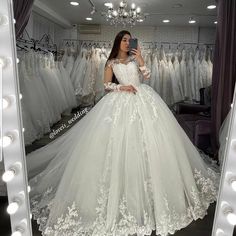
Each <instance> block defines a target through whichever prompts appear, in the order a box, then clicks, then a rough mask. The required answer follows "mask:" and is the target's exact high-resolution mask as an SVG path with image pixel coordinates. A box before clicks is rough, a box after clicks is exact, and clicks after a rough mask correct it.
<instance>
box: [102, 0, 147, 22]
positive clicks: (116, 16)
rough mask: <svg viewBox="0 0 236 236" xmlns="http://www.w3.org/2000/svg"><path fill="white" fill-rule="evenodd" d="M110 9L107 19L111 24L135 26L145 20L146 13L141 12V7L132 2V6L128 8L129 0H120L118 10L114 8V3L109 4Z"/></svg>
mask: <svg viewBox="0 0 236 236" xmlns="http://www.w3.org/2000/svg"><path fill="white" fill-rule="evenodd" d="M107 7H108V11H107V12H106V13H105V17H106V20H107V21H109V22H110V24H111V25H118V24H123V25H124V26H126V25H130V26H134V25H135V24H136V22H143V21H144V18H145V16H144V14H142V13H141V8H140V7H137V8H136V6H135V4H134V3H132V4H131V8H130V9H128V6H127V1H126V0H123V1H122V2H120V5H119V8H118V9H117V10H116V9H114V8H113V4H112V3H110V4H107Z"/></svg>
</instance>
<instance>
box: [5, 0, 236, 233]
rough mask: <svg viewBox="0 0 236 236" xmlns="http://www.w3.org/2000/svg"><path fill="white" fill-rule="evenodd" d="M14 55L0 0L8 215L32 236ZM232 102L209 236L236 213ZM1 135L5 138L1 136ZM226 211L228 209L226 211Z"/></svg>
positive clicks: (228, 228)
mask: <svg viewBox="0 0 236 236" xmlns="http://www.w3.org/2000/svg"><path fill="white" fill-rule="evenodd" d="M16 55H17V54H16V39H15V30H14V17H13V2H12V0H0V86H1V87H0V88H1V91H0V98H1V105H0V110H1V113H0V116H1V117H0V122H1V121H2V124H1V125H2V126H1V127H2V129H1V137H0V138H1V142H2V143H1V144H3V141H4V140H7V141H9V143H10V142H11V143H10V144H9V143H8V144H9V145H8V146H3V145H2V146H3V150H0V151H1V153H3V154H4V165H5V171H6V172H7V171H12V172H11V173H13V179H12V180H11V181H9V182H7V193H8V200H9V203H12V202H14V201H15V202H16V203H18V205H19V209H18V210H17V211H16V212H15V214H11V215H10V219H11V227H12V232H13V234H14V232H20V233H21V235H24V236H32V235H33V234H32V226H31V215H30V204H29V196H28V180H27V171H26V170H27V169H26V157H25V149H24V138H23V122H22V115H21V109H20V107H21V105H20V96H19V95H20V90H19V80H18V71H17V56H16ZM1 72H2V73H1ZM3 99H5V100H3ZM3 101H4V102H5V103H3ZM235 101H236V92H234V102H233V104H232V113H231V118H230V125H229V130H228V136H227V137H228V140H227V145H226V150H225V153H224V162H223V169H222V174H221V182H220V191H219V195H218V201H217V207H216V212H215V218H214V225H213V229H212V236H220V235H221V236H223V235H225V236H230V235H232V234H233V229H234V226H233V225H231V224H229V222H228V221H227V214H228V213H230V212H229V209H231V210H232V211H233V212H236V204H235V200H234V199H235V195H236V192H234V191H233V189H232V187H231V185H230V182H231V180H232V179H233V178H234V177H235V178H236V158H235V157H236V104H235ZM6 103H7V104H8V106H7V107H6V108H4V107H3V104H6ZM3 108H4V109H3ZM3 124H4V126H3ZM21 131H22V132H21ZM4 137H5V139H3V138H4ZM0 161H1V160H0ZM6 172H5V173H6ZM8 173H10V172H8ZM5 175H6V174H5ZM226 210H228V211H227V213H226ZM17 235H20V234H17Z"/></svg>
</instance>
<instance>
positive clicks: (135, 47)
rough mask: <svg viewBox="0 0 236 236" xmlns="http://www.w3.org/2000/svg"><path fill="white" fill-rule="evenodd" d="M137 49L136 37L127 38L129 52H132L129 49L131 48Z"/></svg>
mask: <svg viewBox="0 0 236 236" xmlns="http://www.w3.org/2000/svg"><path fill="white" fill-rule="evenodd" d="M133 48H134V49H137V48H138V39H136V38H133V39H130V40H129V52H130V54H132V52H131V50H132V49H133Z"/></svg>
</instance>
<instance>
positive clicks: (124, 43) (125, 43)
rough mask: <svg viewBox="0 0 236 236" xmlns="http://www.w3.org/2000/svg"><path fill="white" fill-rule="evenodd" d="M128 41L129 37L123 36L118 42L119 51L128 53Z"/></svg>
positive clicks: (127, 35)
mask: <svg viewBox="0 0 236 236" xmlns="http://www.w3.org/2000/svg"><path fill="white" fill-rule="evenodd" d="M129 39H130V35H129V34H125V35H124V36H123V38H122V40H121V42H120V50H121V51H123V52H128V51H129Z"/></svg>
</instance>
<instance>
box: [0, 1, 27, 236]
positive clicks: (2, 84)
mask: <svg viewBox="0 0 236 236" xmlns="http://www.w3.org/2000/svg"><path fill="white" fill-rule="evenodd" d="M14 23H15V20H14V15H13V2H12V0H0V64H1V65H0V89H1V93H0V95H1V98H0V99H1V100H0V101H1V102H0V103H1V105H0V109H1V111H2V112H1V114H0V115H2V116H1V119H0V121H1V122H2V123H1V127H2V129H1V137H0V140H1V143H0V145H1V147H2V149H1V150H0V151H1V153H2V154H3V157H4V160H3V161H4V167H5V173H4V174H3V179H4V180H5V181H6V182H7V194H8V204H9V205H8V207H7V212H8V213H9V214H10V219H11V228H12V235H14V236H15V235H18V236H19V235H24V236H32V228H31V217H30V207H29V195H28V191H29V187H28V181H27V171H26V161H25V149H24V139H23V132H22V131H23V123H22V116H21V105H20V89H19V80H18V70H17V56H16V55H17V54H16V39H15V27H14Z"/></svg>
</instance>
